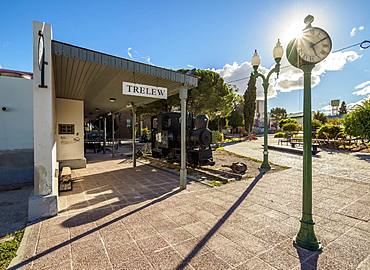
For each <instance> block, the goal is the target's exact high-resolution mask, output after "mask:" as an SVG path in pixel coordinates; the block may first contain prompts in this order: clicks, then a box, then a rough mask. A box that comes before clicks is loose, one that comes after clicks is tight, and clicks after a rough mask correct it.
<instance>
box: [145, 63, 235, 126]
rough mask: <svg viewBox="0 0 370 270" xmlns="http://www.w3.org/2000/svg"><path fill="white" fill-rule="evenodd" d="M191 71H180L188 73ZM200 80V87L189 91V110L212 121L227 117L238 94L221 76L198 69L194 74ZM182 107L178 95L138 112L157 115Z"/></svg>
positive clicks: (146, 106) (147, 106)
mask: <svg viewBox="0 0 370 270" xmlns="http://www.w3.org/2000/svg"><path fill="white" fill-rule="evenodd" d="M188 71H189V70H185V69H182V70H179V72H182V73H186V72H188ZM193 74H194V76H197V77H198V78H199V82H198V87H195V88H192V89H189V91H188V99H187V109H188V111H189V112H192V113H194V114H195V115H197V114H200V113H204V114H207V115H208V116H209V118H210V120H213V119H215V118H216V117H217V116H220V117H227V116H228V115H229V114H230V113H231V112H232V110H233V108H234V100H235V98H236V96H237V95H236V93H235V91H234V90H233V88H232V87H231V86H229V85H228V84H226V83H225V82H224V79H223V78H221V76H220V74H218V73H216V72H214V71H210V70H202V69H197V70H195V71H194V72H193ZM176 107H177V108H178V107H180V98H179V96H178V95H174V96H169V97H168V99H167V100H158V101H155V102H153V103H150V104H148V105H145V106H142V107H141V108H140V109H139V108H138V112H140V113H143V114H150V115H155V114H158V113H159V112H162V111H171V110H173V108H176Z"/></svg>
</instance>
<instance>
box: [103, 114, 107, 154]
mask: <svg viewBox="0 0 370 270" xmlns="http://www.w3.org/2000/svg"><path fill="white" fill-rule="evenodd" d="M103 121H104V122H103V132H104V134H103V154H105V147H106V146H107V117H105V116H104V119H103Z"/></svg>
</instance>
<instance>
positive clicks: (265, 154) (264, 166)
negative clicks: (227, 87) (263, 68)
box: [252, 39, 284, 171]
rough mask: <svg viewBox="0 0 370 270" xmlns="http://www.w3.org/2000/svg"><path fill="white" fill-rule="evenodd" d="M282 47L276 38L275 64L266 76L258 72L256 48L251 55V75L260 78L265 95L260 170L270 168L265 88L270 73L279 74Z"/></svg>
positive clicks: (267, 86) (267, 84)
mask: <svg viewBox="0 0 370 270" xmlns="http://www.w3.org/2000/svg"><path fill="white" fill-rule="evenodd" d="M283 53H284V50H283V47H282V46H281V44H280V40H279V39H278V41H277V43H276V46H275V48H274V50H273V53H272V54H273V57H274V59H275V62H276V65H275V67H274V68H273V69H272V70H270V72H269V73H268V74H267V76H264V75H263V74H262V73H259V72H258V66H259V65H260V64H261V59H260V56H259V55H258V53H257V50H255V51H254V54H253V57H252V66H253V69H254V72H253V75H254V76H255V77H256V79H257V78H258V77H261V78H262V86H263V90H264V96H265V102H264V117H263V118H264V119H263V120H264V143H263V162H262V165H261V170H263V171H268V170H270V169H271V167H270V164H269V161H268V148H267V145H268V141H267V135H268V127H267V90H268V88H269V85H270V84H269V80H270V77H271V75H272V74H273V73H274V72H275V73H276V74H277V76H279V72H280V60H281V58H282V57H283Z"/></svg>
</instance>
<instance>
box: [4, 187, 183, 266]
mask: <svg viewBox="0 0 370 270" xmlns="http://www.w3.org/2000/svg"><path fill="white" fill-rule="evenodd" d="M180 191H181V190H180V189H177V190H175V191H173V192H170V193H168V194H165V195H164V196H162V197H159V198H157V199H155V200H153V201H151V202H149V203H147V204H145V205H143V206H141V207H139V208H136V209H134V210H132V211H130V212H128V213H126V214H124V215H122V216H119V217H116V218H114V219H112V220H110V221H108V222H106V223H104V224H101V225H99V226H97V227H95V228H93V229H91V230H88V231H86V232H84V233H81V234H79V235H77V236H75V237H73V238H71V239H69V240H68V241H65V242H63V243H61V244H59V245H56V246H54V247H52V248H49V249H47V250H45V251H43V252H41V253H39V254H37V255H34V256H32V257H31V258H28V259H26V260H24V261H22V262H21V263H19V264H16V265H14V266H12V267H10V268H8V270H15V269H19V268H21V267H24V266H25V265H28V264H29V263H32V262H33V261H35V260H38V259H40V258H41V257H43V256H45V255H47V254H49V253H52V252H54V251H57V250H58V249H60V248H62V247H65V246H67V245H69V244H71V243H73V242H75V241H77V240H79V239H81V238H83V237H85V236H88V235H90V234H92V233H94V232H97V231H99V230H101V229H102V228H104V227H107V226H109V225H111V224H113V223H115V222H118V221H120V220H122V219H124V218H126V217H128V216H130V215H132V214H135V213H137V212H139V211H141V210H143V209H145V208H147V207H149V206H152V205H154V204H156V203H159V202H161V201H164V200H166V199H168V198H170V197H172V196H174V195H175V194H177V193H179V192H180Z"/></svg>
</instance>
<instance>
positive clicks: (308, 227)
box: [294, 65, 322, 251]
mask: <svg viewBox="0 0 370 270" xmlns="http://www.w3.org/2000/svg"><path fill="white" fill-rule="evenodd" d="M314 67H315V65H304V66H302V70H303V81H304V90H303V91H304V93H303V104H304V105H303V202H302V208H303V209H302V218H301V227H300V229H299V232H298V234H297V236H296V237H295V239H294V243H295V244H296V245H298V246H300V247H302V248H305V249H309V250H313V251H316V250H321V249H322V246H321V244H320V242H319V241H318V240H317V237H316V235H315V231H314V224H315V223H314V222H313V218H312V119H311V118H312V112H311V72H312V69H313V68H314Z"/></svg>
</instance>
